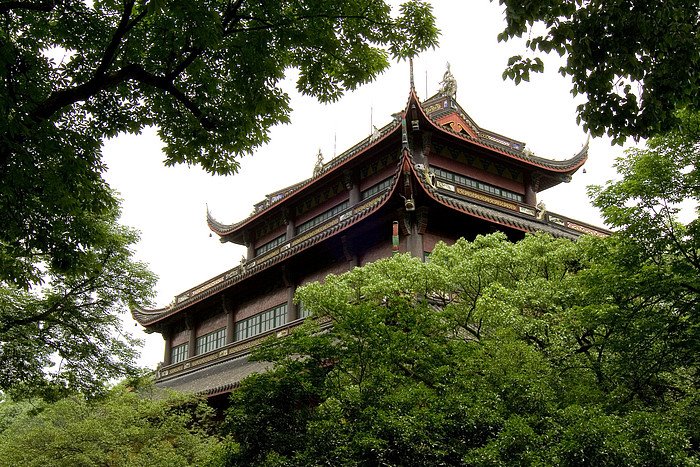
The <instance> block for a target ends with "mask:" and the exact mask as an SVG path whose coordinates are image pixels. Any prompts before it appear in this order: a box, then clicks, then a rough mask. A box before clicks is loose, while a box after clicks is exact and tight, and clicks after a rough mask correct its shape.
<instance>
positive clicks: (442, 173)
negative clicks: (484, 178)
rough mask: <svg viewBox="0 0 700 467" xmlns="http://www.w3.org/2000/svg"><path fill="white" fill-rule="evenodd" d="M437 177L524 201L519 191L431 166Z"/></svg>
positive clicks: (520, 201)
mask: <svg viewBox="0 0 700 467" xmlns="http://www.w3.org/2000/svg"><path fill="white" fill-rule="evenodd" d="M430 170H432V171H433V173H434V174H435V176H436V177H437V178H442V179H443V180H449V181H451V182H453V183H455V184H457V185H461V186H464V187H469V188H476V189H477V190H481V191H485V192H487V193H491V194H493V195H496V196H501V197H503V198H507V199H512V200H513V201H517V202H519V203H522V202H523V195H520V194H518V193H513V192H512V191H508V190H504V189H502V188H498V187H495V186H493V185H489V184H488V183H483V182H478V181H476V180H473V179H471V178H469V177H464V176H462V175H459V174H456V173H453V172H448V171H447V170H443V169H440V168H438V167H430Z"/></svg>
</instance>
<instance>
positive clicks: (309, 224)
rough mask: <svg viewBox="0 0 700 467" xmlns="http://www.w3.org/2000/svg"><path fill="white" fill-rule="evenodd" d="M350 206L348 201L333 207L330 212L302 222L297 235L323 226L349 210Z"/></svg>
mask: <svg viewBox="0 0 700 467" xmlns="http://www.w3.org/2000/svg"><path fill="white" fill-rule="evenodd" d="M348 205H349V203H348V202H347V201H343V202H342V203H340V204H338V205H336V206H334V207H332V208H331V209H329V210H328V211H324V212H322V213H321V214H319V215H318V216H316V217H312V218H311V219H309V220H308V221H306V222H302V223H301V224H299V226H297V234H300V233H304V232H306V231H307V230H311V229H313V228H314V227H316V226H317V225H318V224H321V223H322V222H325V221H327V220H328V219H330V218H331V217H333V216H335V215H336V214H338V213H341V212H343V211H345V210H346V209H347V208H348Z"/></svg>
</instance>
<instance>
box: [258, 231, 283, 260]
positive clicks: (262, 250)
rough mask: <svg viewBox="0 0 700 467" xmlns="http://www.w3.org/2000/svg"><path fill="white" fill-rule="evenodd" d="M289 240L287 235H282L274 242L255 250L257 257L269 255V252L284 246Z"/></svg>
mask: <svg viewBox="0 0 700 467" xmlns="http://www.w3.org/2000/svg"><path fill="white" fill-rule="evenodd" d="M286 240H287V234H282V235H280V236H279V237H277V238H275V239H274V240H271V241H269V242H267V243H265V244H264V245H261V246H259V247H258V248H256V249H255V256H258V255H262V254H263V253H267V252H268V251H270V250H272V249H273V248H275V247H276V246H279V245H281V244H283V243H284V242H285V241H286Z"/></svg>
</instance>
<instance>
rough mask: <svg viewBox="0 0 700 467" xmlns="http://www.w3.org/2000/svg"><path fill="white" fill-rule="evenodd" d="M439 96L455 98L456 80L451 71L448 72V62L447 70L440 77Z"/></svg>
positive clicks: (448, 63)
mask: <svg viewBox="0 0 700 467" xmlns="http://www.w3.org/2000/svg"><path fill="white" fill-rule="evenodd" d="M440 95H442V96H445V97H451V98H453V99H456V98H457V80H456V79H455V77H454V75H453V74H452V71H450V62H447V70H445V74H444V75H442V81H440Z"/></svg>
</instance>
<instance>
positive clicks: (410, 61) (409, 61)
mask: <svg viewBox="0 0 700 467" xmlns="http://www.w3.org/2000/svg"><path fill="white" fill-rule="evenodd" d="M408 67H409V70H410V73H411V91H413V90H414V89H415V86H414V84H413V58H412V57H411V58H409V59H408Z"/></svg>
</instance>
